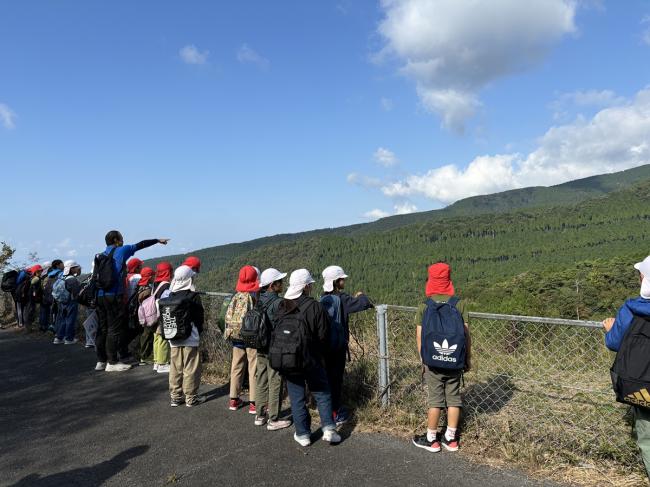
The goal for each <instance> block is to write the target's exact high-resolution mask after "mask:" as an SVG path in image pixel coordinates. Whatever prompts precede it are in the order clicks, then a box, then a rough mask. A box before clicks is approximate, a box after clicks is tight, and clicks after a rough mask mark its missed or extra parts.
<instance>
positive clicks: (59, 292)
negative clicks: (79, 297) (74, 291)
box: [52, 274, 72, 304]
mask: <svg viewBox="0 0 650 487" xmlns="http://www.w3.org/2000/svg"><path fill="white" fill-rule="evenodd" d="M67 277H68V276H64V275H63V274H59V275H58V276H57V278H56V281H55V282H54V286H52V297H53V298H54V301H56V302H57V303H58V304H68V303H69V302H70V300H71V299H72V296H71V295H70V291H68V289H67V288H66V287H65V281H66V279H67Z"/></svg>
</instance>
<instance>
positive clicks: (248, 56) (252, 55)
mask: <svg viewBox="0 0 650 487" xmlns="http://www.w3.org/2000/svg"><path fill="white" fill-rule="evenodd" d="M237 60H238V61H239V62H240V63H242V64H247V63H248V64H255V65H256V66H257V67H259V68H261V69H268V67H269V66H270V64H271V62H270V61H269V60H268V59H266V58H265V57H263V56H261V55H260V54H259V53H257V52H256V51H254V50H253V49H251V48H250V47H248V46H247V45H246V44H243V45H242V46H241V47H240V48H239V49H238V50H237Z"/></svg>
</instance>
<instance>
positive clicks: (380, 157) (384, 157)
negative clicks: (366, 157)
mask: <svg viewBox="0 0 650 487" xmlns="http://www.w3.org/2000/svg"><path fill="white" fill-rule="evenodd" d="M373 156H374V158H375V161H376V162H377V164H379V165H381V166H384V167H392V166H395V165H396V164H397V163H399V160H398V159H397V156H396V155H395V153H394V152H392V151H390V150H388V149H384V148H383V147H380V148H379V149H377V150H376V151H375V153H374V155H373Z"/></svg>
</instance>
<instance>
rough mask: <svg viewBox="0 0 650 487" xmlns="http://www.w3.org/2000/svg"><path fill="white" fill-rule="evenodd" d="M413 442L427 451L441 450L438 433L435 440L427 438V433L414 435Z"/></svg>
mask: <svg viewBox="0 0 650 487" xmlns="http://www.w3.org/2000/svg"><path fill="white" fill-rule="evenodd" d="M413 444H414V445H415V446H417V447H418V448H423V449H425V450H426V451H430V452H432V453H438V452H439V451H440V441H439V440H438V435H436V438H435V439H434V440H433V441H429V440H427V435H419V436H415V437H413Z"/></svg>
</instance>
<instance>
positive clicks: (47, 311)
mask: <svg viewBox="0 0 650 487" xmlns="http://www.w3.org/2000/svg"><path fill="white" fill-rule="evenodd" d="M51 316H52V306H51V305H49V304H43V303H41V309H40V311H39V315H38V327H39V328H40V330H41V331H47V329H48V327H49V326H50V317H51Z"/></svg>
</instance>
